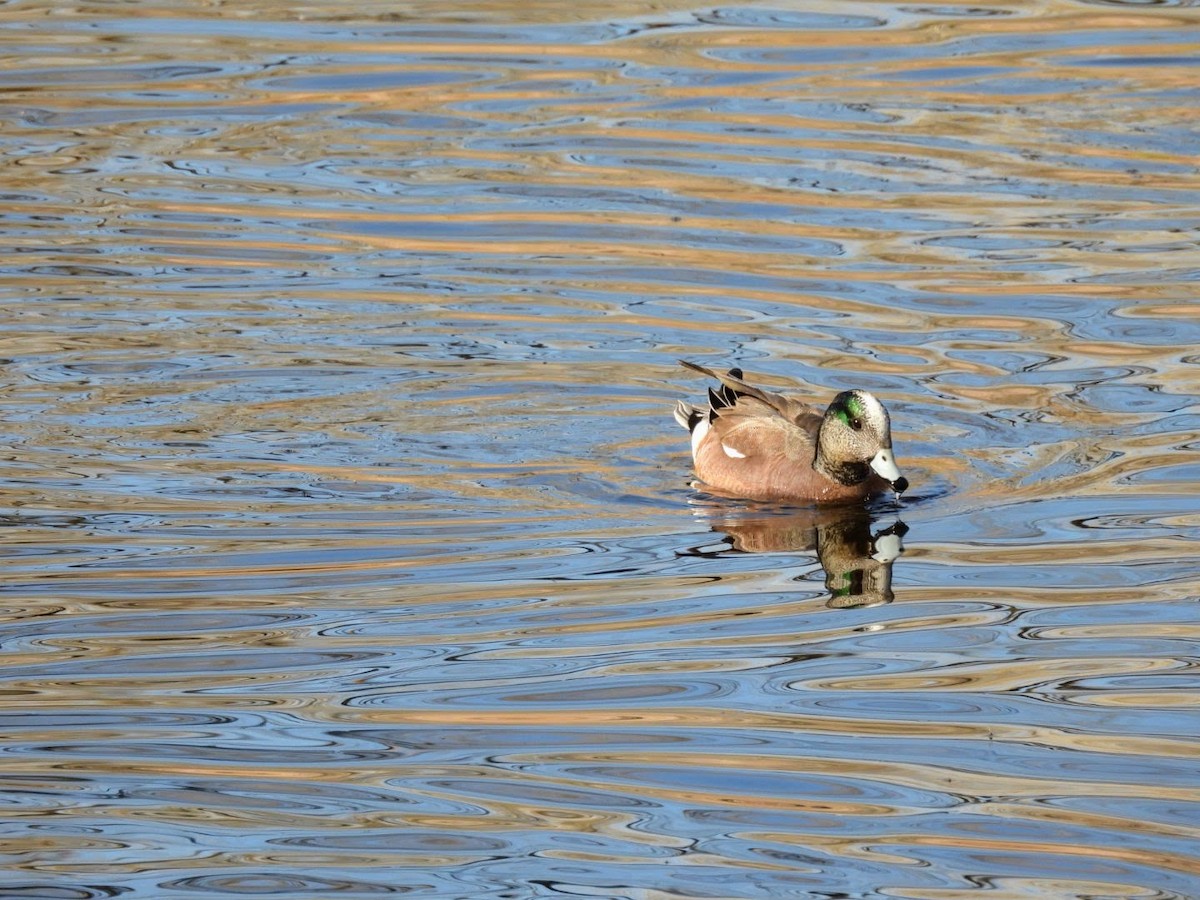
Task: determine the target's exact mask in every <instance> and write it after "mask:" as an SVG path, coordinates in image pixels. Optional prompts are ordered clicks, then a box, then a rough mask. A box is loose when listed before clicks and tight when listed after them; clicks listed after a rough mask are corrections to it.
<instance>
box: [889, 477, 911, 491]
mask: <svg viewBox="0 0 1200 900" xmlns="http://www.w3.org/2000/svg"><path fill="white" fill-rule="evenodd" d="M892 490H893V491H895V492H896V493H897V494H903V493H904V492H905V491H907V490H908V479H907V478H905V477H904V476H903V475H901V476H900V477H899V478H897V479H896V480H895V481H893V482H892Z"/></svg>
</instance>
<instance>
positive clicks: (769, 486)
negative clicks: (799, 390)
mask: <svg viewBox="0 0 1200 900" xmlns="http://www.w3.org/2000/svg"><path fill="white" fill-rule="evenodd" d="M679 363H680V365H682V366H683V367H684V368H686V369H690V370H691V371H693V372H699V373H700V374H701V375H706V376H708V377H709V378H713V379H715V380H717V381H718V382H720V386H719V387H718V388H712V387H710V388H709V390H708V404H707V406H697V405H695V404H693V403H689V402H687V401H686V400H680V401H678V402H677V403H676V405H675V420H676V421H677V422H679V424H680V425H682V426H683V427H684V428H686V429H687V430H688V431H689V432H691V436H692V460H693V463H694V465H695V471H696V476H697V478H698V479H699V483H698V484H696V485H695V486H696V487H697V488H699V489H701V490H705V491H707V492H709V493H712V494H717V495H720V496H724V497H729V498H734V499H741V500H753V501H759V502H767V503H802V504H806V505H807V504H817V505H824V504H837V503H853V502H861V501H863V500H866V499H868V498H870V497H874V496H878V495H880V494H884V493H887V492H888V491H892V492H893V493H895V494H896V495H897V496H899V495H900V494H902V493H903V492H904V491H906V490H908V479H907V478H905V477H904V476H903V475H901V474H900V469H899V467H898V466H897V465H896V457H895V454H894V452H893V450H892V425H891V417H890V416H889V415H888V411H887V410H886V409H885V408H884V406H883V404H882V403H880V402H879V400H878V399H877V398H876V397H875V396H874V395H872V394H870V393H868V392H867V391H863V390H849V391H842V392H841V393H840V394H838V395H837V396H836V397H834V398H833V400H832V401H831V402H830V404H829V405H828V406H827V407H826V408H825V410H824V412H822V411H821V410H820V408H818V407H816V406H813V405H812V404H811V403H809V402H807V401H806V400H804V399H803V398H801V397H799V396H795V395H792V394H778V393H773V392H771V391H767V390H764V389H763V388H760V387H756V386H755V385H753V384H750V383H749V382H748V381H746V376H745V373H744V372H743V371H742V370H741V369H739V368H733V369H729V370H728V371H727V372H724V373H721V372H716V371H714V370H713V369H709V368H707V367H706V366H702V365H699V364H698V363H694V362H689V361H687V360H683V359H681V360H679Z"/></svg>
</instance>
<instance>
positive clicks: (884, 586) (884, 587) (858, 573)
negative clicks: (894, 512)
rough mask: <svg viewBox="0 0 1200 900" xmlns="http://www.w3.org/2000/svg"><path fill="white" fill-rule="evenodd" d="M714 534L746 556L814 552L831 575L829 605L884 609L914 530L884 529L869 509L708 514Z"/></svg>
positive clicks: (904, 527)
mask: <svg viewBox="0 0 1200 900" xmlns="http://www.w3.org/2000/svg"><path fill="white" fill-rule="evenodd" d="M705 513H706V517H707V518H709V519H710V523H711V525H712V530H713V531H716V532H723V533H724V534H725V535H726V536H727V537H728V539H729V541H730V544H731V545H732V547H733V549H734V550H738V551H741V552H743V553H769V552H779V551H798V552H803V551H813V550H815V551H816V553H817V559H818V560H819V561H820V563H821V568H823V569H824V570H825V587H826V588H827V589H828V590H829V602H828V605H829V606H830V607H833V608H835V609H838V608H846V607H859V606H879V605H881V604H884V603H891V602H892V600H893V599H895V594H893V593H892V563H894V562H895V561H896V559H897V558H898V557H899V556H900V554H901V553H903V552H904V545H903V543H902V538H903V537H904V535H905V534H907V533H908V526H907V525H905V524H904V523H903V522H902V521H900V520H899V519H897V520H896V521H895V522H893V523H892V524H891V525H888V526H881V525H879V523H877V522H875V520H874V519H873V518H872V516H871V514H870V513H869V512H868V510H866V509H865V508H855V509H819V508H818V509H806V510H793V511H789V512H766V511H758V510H740V511H737V512H734V511H728V512H723V511H718V510H706V511H705Z"/></svg>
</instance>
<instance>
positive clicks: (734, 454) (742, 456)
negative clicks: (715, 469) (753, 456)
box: [721, 444, 746, 459]
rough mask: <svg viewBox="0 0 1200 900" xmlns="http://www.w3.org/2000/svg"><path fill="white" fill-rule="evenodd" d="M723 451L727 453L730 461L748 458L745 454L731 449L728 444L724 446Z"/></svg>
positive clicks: (722, 446)
mask: <svg viewBox="0 0 1200 900" xmlns="http://www.w3.org/2000/svg"><path fill="white" fill-rule="evenodd" d="M721 449H722V450H724V451H725V455H726V456H728V457H729V458H730V459H745V458H746V454H745V453H742V452H740V451H738V450H736V449H734V448H733V447H730V446H729V445H728V444H722V445H721Z"/></svg>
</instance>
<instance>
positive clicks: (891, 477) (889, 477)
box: [871, 447, 908, 494]
mask: <svg viewBox="0 0 1200 900" xmlns="http://www.w3.org/2000/svg"><path fill="white" fill-rule="evenodd" d="M871 471H873V472H874V473H875V474H876V475H878V476H879V477H880V478H882V479H883V480H884V481H886V482H887V483H888V484H890V485H891V486H892V490H893V491H895V492H896V493H897V494H903V493H904V492H905V491H907V490H908V479H907V478H905V477H904V476H903V475H901V474H900V469H899V468H897V467H896V458H895V457H894V456H892V448H891V447H885V448H883V449H882V450H880V451H879V452H878V453H876V454H875V456H874V458H872V460H871Z"/></svg>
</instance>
